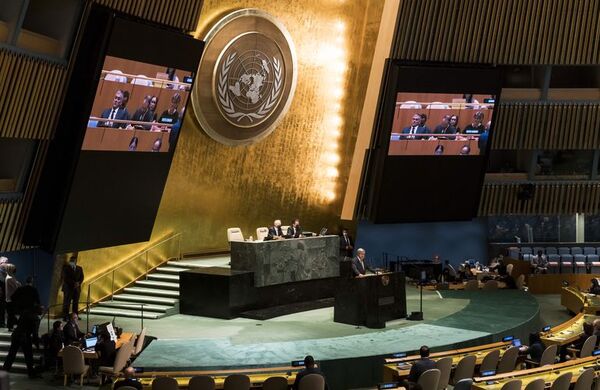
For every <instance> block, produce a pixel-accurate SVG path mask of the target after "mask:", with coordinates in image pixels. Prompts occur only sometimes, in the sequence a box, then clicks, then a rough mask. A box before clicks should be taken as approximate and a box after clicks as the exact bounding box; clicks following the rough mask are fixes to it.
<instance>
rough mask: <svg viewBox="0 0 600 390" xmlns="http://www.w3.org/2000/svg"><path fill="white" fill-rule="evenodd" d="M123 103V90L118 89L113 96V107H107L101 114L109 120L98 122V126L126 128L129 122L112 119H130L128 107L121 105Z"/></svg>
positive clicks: (101, 116)
mask: <svg viewBox="0 0 600 390" xmlns="http://www.w3.org/2000/svg"><path fill="white" fill-rule="evenodd" d="M122 104H123V91H121V90H120V89H117V90H116V91H115V96H114V98H113V104H112V107H110V108H107V109H105V110H104V111H102V113H101V114H100V118H106V119H108V120H107V121H100V122H98V127H113V128H115V129H124V128H125V127H127V123H116V122H112V121H111V119H117V120H129V112H127V108H123V107H121V105H122Z"/></svg>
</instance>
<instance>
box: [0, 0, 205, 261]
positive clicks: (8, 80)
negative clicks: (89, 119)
mask: <svg viewBox="0 0 600 390" xmlns="http://www.w3.org/2000/svg"><path fill="white" fill-rule="evenodd" d="M90 1H93V2H96V3H99V4H102V5H105V6H107V7H111V8H113V9H115V10H117V11H121V12H124V13H127V14H130V15H134V16H137V17H140V18H143V19H146V20H149V21H153V22H157V23H161V24H165V25H168V26H171V27H173V28H176V29H179V30H182V31H185V32H190V31H193V30H195V29H196V24H197V22H198V17H199V14H200V9H201V7H202V0H177V1H170V0H90ZM66 73H67V72H66V68H65V66H64V65H61V63H60V62H59V61H56V62H52V61H49V60H44V59H40V58H37V57H34V56H28V55H27V54H23V53H16V52H13V51H11V50H10V49H7V48H2V49H0V118H1V119H2V125H1V126H0V137H9V138H26V139H33V140H38V141H39V145H40V146H39V148H38V151H37V155H36V156H35V158H34V161H33V164H32V170H31V173H30V175H29V182H28V183H27V185H26V189H25V193H24V194H23V196H22V197H21V198H19V199H11V200H2V199H0V252H4V251H14V250H19V249H23V248H24V246H23V244H22V243H21V238H22V235H23V230H24V227H25V221H26V219H27V214H28V211H29V208H30V203H31V201H32V198H33V193H34V189H35V185H36V183H37V181H38V179H39V175H40V174H41V168H42V166H43V161H44V158H45V154H46V151H47V146H48V143H49V141H50V139H51V138H52V132H53V127H52V126H53V123H54V119H55V118H56V116H57V114H58V107H59V106H60V99H61V96H62V91H63V88H64V87H65V79H66Z"/></svg>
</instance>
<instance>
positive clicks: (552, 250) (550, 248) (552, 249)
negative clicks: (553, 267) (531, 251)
mask: <svg viewBox="0 0 600 390" xmlns="http://www.w3.org/2000/svg"><path fill="white" fill-rule="evenodd" d="M546 254H547V255H557V254H558V250H557V249H556V248H555V247H553V246H547V247H546Z"/></svg>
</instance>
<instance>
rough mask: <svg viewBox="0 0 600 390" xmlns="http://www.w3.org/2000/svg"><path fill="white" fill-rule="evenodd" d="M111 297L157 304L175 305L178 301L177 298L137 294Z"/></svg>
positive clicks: (119, 299) (118, 299)
mask: <svg viewBox="0 0 600 390" xmlns="http://www.w3.org/2000/svg"><path fill="white" fill-rule="evenodd" d="M113 299H114V300H115V301H125V302H142V303H153V304H158V305H175V304H177V303H178V302H179V299H176V298H167V297H153V296H149V295H139V294H117V295H115V296H114V297H113Z"/></svg>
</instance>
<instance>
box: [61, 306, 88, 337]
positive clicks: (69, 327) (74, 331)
mask: <svg viewBox="0 0 600 390" xmlns="http://www.w3.org/2000/svg"><path fill="white" fill-rule="evenodd" d="M63 336H64V342H65V345H71V344H73V343H81V341H82V339H83V337H84V336H85V333H83V332H82V331H81V330H80V329H79V316H78V315H77V313H71V315H70V316H69V321H67V323H66V324H65V326H64V327H63Z"/></svg>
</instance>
